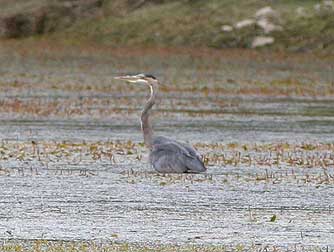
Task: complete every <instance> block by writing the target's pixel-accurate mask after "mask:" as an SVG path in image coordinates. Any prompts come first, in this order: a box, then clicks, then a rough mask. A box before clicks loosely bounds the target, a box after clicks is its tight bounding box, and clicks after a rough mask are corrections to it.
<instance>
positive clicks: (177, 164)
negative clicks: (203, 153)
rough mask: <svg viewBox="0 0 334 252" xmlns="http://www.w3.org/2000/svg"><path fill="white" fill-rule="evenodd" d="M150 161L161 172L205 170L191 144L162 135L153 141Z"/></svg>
mask: <svg viewBox="0 0 334 252" xmlns="http://www.w3.org/2000/svg"><path fill="white" fill-rule="evenodd" d="M150 161H151V164H152V165H153V167H154V169H156V170H157V171H159V172H177V173H184V172H194V173H196V172H204V171H205V170H206V168H205V166H204V164H203V162H202V161H201V159H200V158H199V155H198V154H197V152H196V151H195V150H194V149H193V148H192V147H191V146H189V145H186V144H184V143H179V142H177V141H174V140H171V139H168V138H165V137H160V138H158V139H157V140H156V141H154V142H153V148H152V151H151V153H150Z"/></svg>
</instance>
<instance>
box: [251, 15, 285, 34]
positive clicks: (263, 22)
mask: <svg viewBox="0 0 334 252" xmlns="http://www.w3.org/2000/svg"><path fill="white" fill-rule="evenodd" d="M256 24H257V25H258V26H259V27H261V28H262V29H263V31H264V33H270V32H273V31H282V30H283V28H282V26H279V25H275V24H273V23H271V22H270V21H269V20H267V19H266V18H261V19H260V20H258V21H257V22H256Z"/></svg>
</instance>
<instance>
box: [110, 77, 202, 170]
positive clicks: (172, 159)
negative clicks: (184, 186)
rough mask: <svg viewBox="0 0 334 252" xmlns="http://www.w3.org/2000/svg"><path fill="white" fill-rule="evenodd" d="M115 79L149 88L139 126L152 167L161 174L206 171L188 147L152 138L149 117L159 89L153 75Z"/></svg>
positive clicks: (165, 138)
mask: <svg viewBox="0 0 334 252" xmlns="http://www.w3.org/2000/svg"><path fill="white" fill-rule="evenodd" d="M116 79H120V80H126V81H128V82H132V83H145V84H147V85H149V87H150V90H151V96H150V98H149V99H148V101H147V103H146V104H145V107H144V110H143V112H142V114H141V125H142V130H143V135H144V143H145V145H146V146H147V148H148V149H149V152H150V153H149V161H150V164H151V165H152V167H153V168H154V169H155V170H156V171H158V172H161V173H199V172H204V171H206V168H205V166H204V163H203V162H202V160H201V158H200V155H199V154H198V153H197V152H196V150H195V149H194V148H193V147H191V146H190V145H188V144H186V143H182V142H178V141H176V140H173V139H170V138H167V137H163V136H157V137H154V136H153V130H152V126H151V123H150V120H149V116H150V111H151V109H152V107H153V105H154V104H155V97H156V94H157V91H158V88H159V82H158V80H157V79H156V78H155V77H154V76H153V75H147V74H138V75H132V76H129V75H127V76H120V77H116Z"/></svg>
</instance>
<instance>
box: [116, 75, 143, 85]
mask: <svg viewBox="0 0 334 252" xmlns="http://www.w3.org/2000/svg"><path fill="white" fill-rule="evenodd" d="M114 79H116V80H124V81H126V82H129V83H140V82H142V81H143V82H146V81H145V80H143V79H142V78H141V77H139V76H137V75H123V76H116V77H114Z"/></svg>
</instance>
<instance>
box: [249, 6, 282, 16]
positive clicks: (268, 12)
mask: <svg viewBox="0 0 334 252" xmlns="http://www.w3.org/2000/svg"><path fill="white" fill-rule="evenodd" d="M268 17H273V18H277V17H278V13H277V11H275V10H273V8H271V7H270V6H266V7H263V8H261V9H259V10H258V11H257V12H256V13H255V18H256V19H261V18H268Z"/></svg>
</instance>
